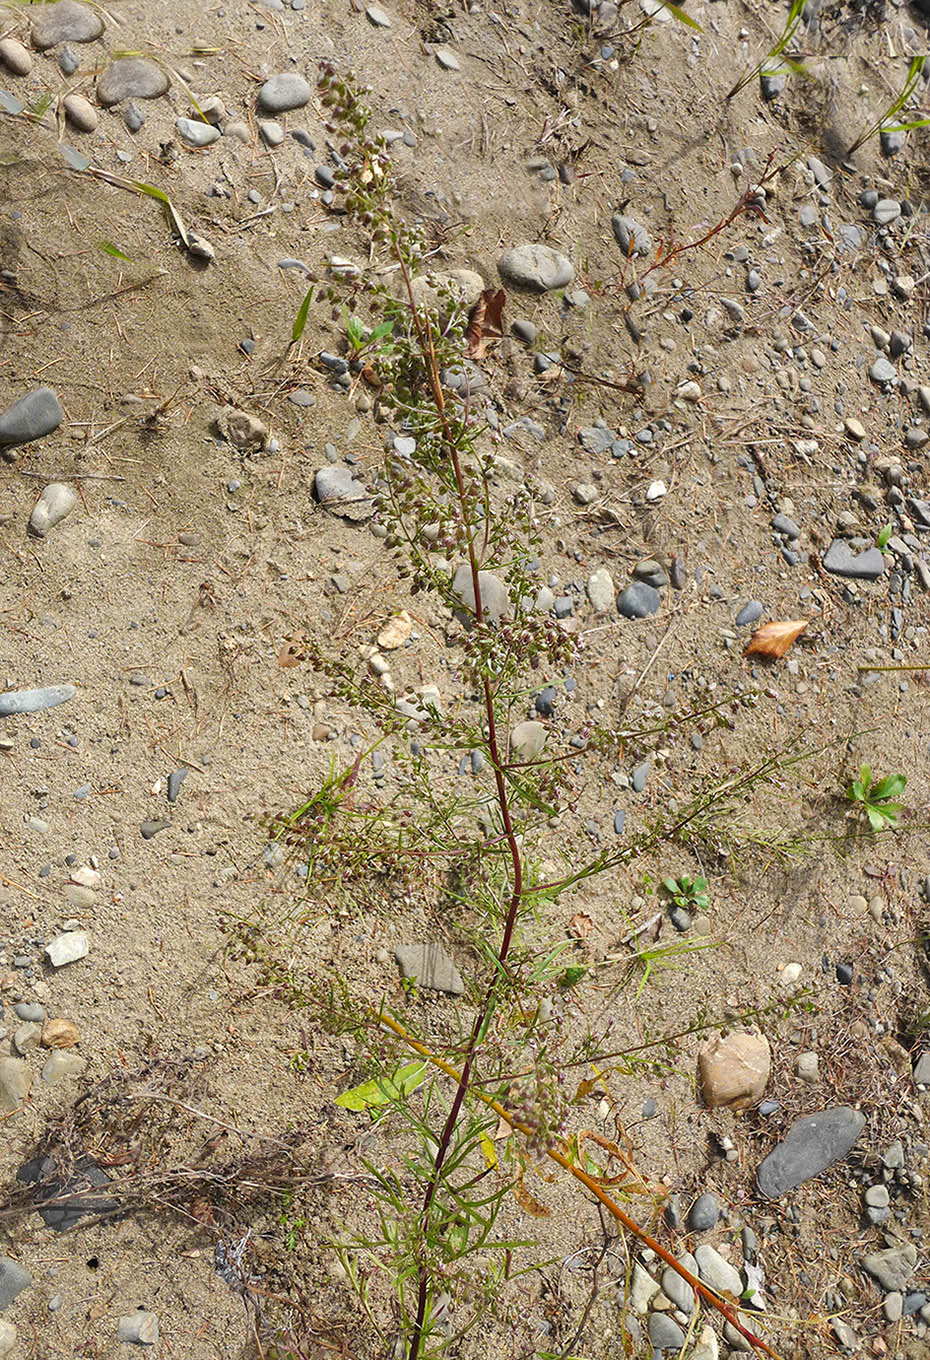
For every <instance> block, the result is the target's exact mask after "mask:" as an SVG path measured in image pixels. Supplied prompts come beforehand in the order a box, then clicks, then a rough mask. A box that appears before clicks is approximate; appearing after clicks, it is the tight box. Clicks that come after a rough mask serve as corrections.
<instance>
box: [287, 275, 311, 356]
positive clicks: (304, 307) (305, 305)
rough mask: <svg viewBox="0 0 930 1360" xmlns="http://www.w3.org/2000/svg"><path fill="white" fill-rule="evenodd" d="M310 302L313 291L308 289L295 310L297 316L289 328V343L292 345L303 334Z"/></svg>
mask: <svg viewBox="0 0 930 1360" xmlns="http://www.w3.org/2000/svg"><path fill="white" fill-rule="evenodd" d="M312 301H313V289H312V288H308V289H307V295H306V297H305V298H304V300H303V302H302V303H301V304H300V307H299V308H298V310H297V315H296V316H295V317H294V324H293V326H292V327H291V343H292V344H294V345H296V344H297V341H298V340H299V339H300V337H301V336H302V335H303V333H304V327H305V326H306V324H307V313H308V312H309V311H310V303H311V302H312Z"/></svg>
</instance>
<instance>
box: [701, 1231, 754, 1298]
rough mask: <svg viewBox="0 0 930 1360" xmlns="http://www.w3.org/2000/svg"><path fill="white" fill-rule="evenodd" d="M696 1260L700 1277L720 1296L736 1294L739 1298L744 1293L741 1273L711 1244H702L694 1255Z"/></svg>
mask: <svg viewBox="0 0 930 1360" xmlns="http://www.w3.org/2000/svg"><path fill="white" fill-rule="evenodd" d="M694 1259H695V1260H696V1261H697V1267H698V1275H699V1276H700V1278H701V1281H702V1282H703V1283H704V1284H707V1285H710V1287H711V1289H716V1290H717V1292H718V1294H724V1293H727V1294H735V1296H736V1297H737V1298H739V1296H740V1295H741V1294H742V1292H743V1281H742V1279H741V1277H740V1273H739V1271H738V1270H737V1269H736V1268H735V1266H731V1265H730V1263H729V1261H725V1260H724V1259H723V1257H722V1256H721V1255H720V1253H719V1251H715V1250H714V1248H713V1247H712V1246H710V1245H709V1243H707V1242H702V1243H701V1245H700V1246H699V1247H698V1248H697V1250H696V1251H695V1253H694Z"/></svg>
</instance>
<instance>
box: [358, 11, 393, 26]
mask: <svg viewBox="0 0 930 1360" xmlns="http://www.w3.org/2000/svg"><path fill="white" fill-rule="evenodd" d="M365 17H366V19H367V20H368V22H369V23H371V24H374V26H375V28H391V27H392V25H393V22H394V21H393V19H392V18H391V16H390V14H388V13H387V11H386V10H383V9H382V8H381V6H380V5H366V6H365Z"/></svg>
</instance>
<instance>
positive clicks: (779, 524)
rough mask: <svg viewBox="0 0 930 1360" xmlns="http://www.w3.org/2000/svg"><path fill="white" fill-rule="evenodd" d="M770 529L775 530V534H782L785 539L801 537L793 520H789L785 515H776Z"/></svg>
mask: <svg viewBox="0 0 930 1360" xmlns="http://www.w3.org/2000/svg"><path fill="white" fill-rule="evenodd" d="M772 528H773V529H774V530H775V532H776V534H784V535H785V538H800V537H801V530H800V529H799V528H798V526H797V525H796V524H795V522H794V520H793V519H789V517H788V516H787V515H776V516H775V518H774V519H773V520H772Z"/></svg>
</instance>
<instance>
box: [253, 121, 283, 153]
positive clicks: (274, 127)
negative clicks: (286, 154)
mask: <svg viewBox="0 0 930 1360" xmlns="http://www.w3.org/2000/svg"><path fill="white" fill-rule="evenodd" d="M258 130H259V132H260V134H261V139H262V141H263V142H264V143H265V145H266V146H280V145H281V143H282V142H283V141H284V128H283V127H282V126H281V124H280V123H276V122H275V121H274V120H273V119H271V118H263V119H262V121H261V122H260V123H259V125H258Z"/></svg>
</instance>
